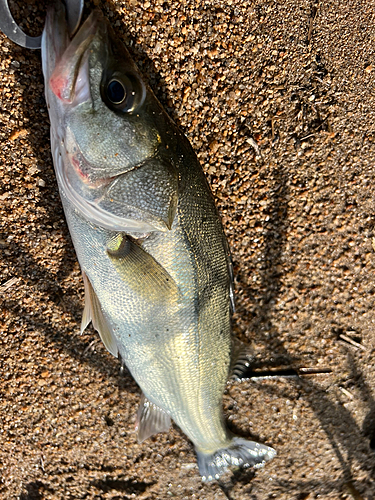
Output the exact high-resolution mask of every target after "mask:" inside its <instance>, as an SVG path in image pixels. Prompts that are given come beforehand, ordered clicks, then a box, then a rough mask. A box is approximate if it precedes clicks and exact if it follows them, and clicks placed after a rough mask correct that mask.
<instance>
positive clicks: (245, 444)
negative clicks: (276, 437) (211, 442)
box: [197, 437, 276, 481]
mask: <svg viewBox="0 0 375 500" xmlns="http://www.w3.org/2000/svg"><path fill="white" fill-rule="evenodd" d="M275 455H276V451H275V450H274V449H273V448H270V447H269V446H266V445H263V444H259V443H256V442H255V441H248V440H247V439H243V438H240V437H234V438H233V439H232V441H231V443H230V445H229V446H228V447H227V448H220V449H218V450H216V451H214V452H213V453H209V454H206V453H203V452H201V451H198V450H197V458H198V467H199V472H200V474H201V476H202V481H212V480H214V479H219V477H220V476H221V475H222V474H224V472H225V471H226V470H227V469H228V467H230V466H232V467H242V468H247V467H254V468H259V467H263V465H264V464H265V463H266V462H267V461H268V460H271V458H273V457H274V456H275Z"/></svg>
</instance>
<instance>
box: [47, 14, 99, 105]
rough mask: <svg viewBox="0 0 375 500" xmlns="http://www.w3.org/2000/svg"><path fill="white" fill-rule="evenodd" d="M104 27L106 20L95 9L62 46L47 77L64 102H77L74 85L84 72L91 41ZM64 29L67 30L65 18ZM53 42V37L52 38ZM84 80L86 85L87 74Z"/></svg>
mask: <svg viewBox="0 0 375 500" xmlns="http://www.w3.org/2000/svg"><path fill="white" fill-rule="evenodd" d="M106 28H107V22H106V21H105V19H104V16H103V13H102V12H101V11H100V10H97V9H96V10H94V11H93V12H92V13H91V14H90V16H89V17H88V18H87V19H86V21H85V22H84V23H83V24H82V26H81V27H80V29H79V30H78V32H77V33H76V34H75V35H74V36H73V37H72V38H71V39H70V40H69V42H68V43H67V45H66V46H65V47H64V49H63V52H62V54H61V55H60V57H59V58H58V60H57V62H56V64H55V66H54V68H53V70H52V73H51V74H50V75H49V79H48V85H49V88H50V90H51V91H52V92H53V93H54V94H55V96H56V97H58V99H59V100H60V101H62V102H63V103H64V104H77V102H76V101H77V99H76V86H77V82H78V81H79V77H80V76H82V70H83V71H84V72H86V69H85V62H86V61H87V56H88V53H89V49H90V46H91V42H92V41H93V39H94V37H95V36H96V35H97V33H98V32H99V31H103V33H105V32H106ZM64 29H65V30H67V23H66V20H65V25H64ZM53 44H54V39H53V38H52V45H53ZM86 80H87V83H86V85H88V81H89V78H88V75H87V78H86ZM86 94H87V92H86ZM88 95H89V91H88ZM78 103H79V102H78Z"/></svg>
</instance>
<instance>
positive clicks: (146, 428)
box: [136, 393, 171, 443]
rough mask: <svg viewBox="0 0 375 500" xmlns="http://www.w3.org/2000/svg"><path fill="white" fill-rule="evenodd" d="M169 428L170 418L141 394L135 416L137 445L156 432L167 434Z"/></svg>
mask: <svg viewBox="0 0 375 500" xmlns="http://www.w3.org/2000/svg"><path fill="white" fill-rule="evenodd" d="M170 426H171V417H170V416H169V415H168V413H166V412H165V411H164V410H162V409H161V408H159V406H157V405H156V404H154V403H151V401H149V400H148V399H147V398H146V396H145V395H144V394H143V393H142V397H141V403H140V405H139V409H138V414H137V424H136V430H137V431H138V443H142V442H143V441H144V440H145V439H147V438H148V437H150V436H153V435H154V434H158V432H168V431H169V427H170Z"/></svg>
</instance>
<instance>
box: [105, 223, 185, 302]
mask: <svg viewBox="0 0 375 500" xmlns="http://www.w3.org/2000/svg"><path fill="white" fill-rule="evenodd" d="M107 254H108V256H109V258H110V259H111V261H112V263H113V265H114V266H115V268H116V270H117V272H118V273H119V275H120V277H121V279H123V280H124V281H125V282H126V284H127V286H129V288H131V289H132V290H133V291H134V292H135V293H136V294H137V295H138V296H141V297H144V298H145V299H147V300H150V301H153V302H161V301H162V302H169V303H170V302H171V301H177V300H178V299H179V298H180V291H179V288H178V286H177V283H176V282H175V281H174V279H173V278H172V276H171V275H170V274H169V273H168V272H167V270H166V269H164V267H163V266H161V265H160V264H159V263H158V262H157V261H156V260H155V259H154V258H153V257H152V256H151V255H150V254H149V253H147V252H146V251H145V250H143V248H141V247H140V246H139V245H137V244H136V243H134V242H133V241H132V240H131V239H129V238H128V237H127V236H126V235H124V234H123V233H117V234H116V235H115V236H113V237H112V238H111V239H110V240H109V241H108V242H107Z"/></svg>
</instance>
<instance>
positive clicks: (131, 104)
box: [101, 71, 146, 113]
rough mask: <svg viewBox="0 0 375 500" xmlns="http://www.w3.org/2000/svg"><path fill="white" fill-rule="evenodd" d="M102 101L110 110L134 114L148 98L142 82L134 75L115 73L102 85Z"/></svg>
mask: <svg viewBox="0 0 375 500" xmlns="http://www.w3.org/2000/svg"><path fill="white" fill-rule="evenodd" d="M101 92H102V99H103V101H104V103H105V104H106V105H107V106H108V108H110V109H112V110H113V111H117V112H122V113H134V112H135V110H136V109H138V108H139V106H141V105H142V103H143V101H144V100H145V97H146V88H145V85H144V84H143V82H142V80H141V79H140V78H139V77H138V76H137V75H135V74H133V73H128V72H127V73H121V72H118V71H116V72H113V73H112V74H110V75H109V78H108V77H107V78H105V80H104V81H103V82H102V85H101Z"/></svg>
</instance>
